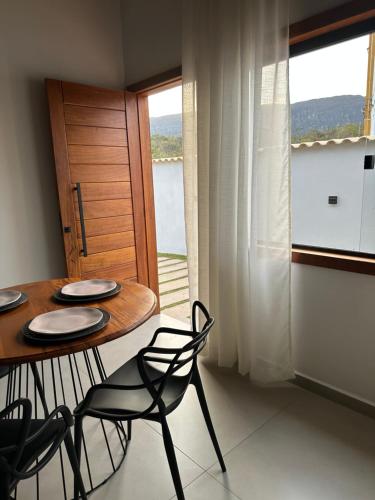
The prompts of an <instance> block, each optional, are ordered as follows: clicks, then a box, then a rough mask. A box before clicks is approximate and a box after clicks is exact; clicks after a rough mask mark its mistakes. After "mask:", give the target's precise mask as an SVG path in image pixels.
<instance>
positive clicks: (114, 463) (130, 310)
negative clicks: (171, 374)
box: [0, 278, 157, 499]
mask: <svg viewBox="0 0 375 500" xmlns="http://www.w3.org/2000/svg"><path fill="white" fill-rule="evenodd" d="M75 281H80V280H79V279H70V278H66V279H56V280H50V281H40V282H36V283H28V284H22V285H15V286H12V287H9V288H8V289H13V290H19V291H21V292H24V293H26V294H27V296H28V301H27V302H26V303H24V304H22V305H21V306H19V307H17V308H15V309H12V310H9V311H6V312H3V313H0V366H3V367H5V366H4V365H8V366H9V367H10V370H9V374H8V377H7V380H6V382H4V380H3V382H4V385H5V384H6V388H5V387H4V386H2V389H1V390H0V395H1V392H2V393H3V395H5V405H7V404H10V403H11V402H12V401H13V400H14V399H17V398H18V397H25V396H26V397H29V398H30V399H31V400H32V402H33V405H34V412H35V417H36V418H38V412H39V418H40V414H41V413H44V414H45V415H47V414H48V413H49V412H50V411H51V410H52V409H54V408H55V407H56V406H58V405H59V404H66V405H67V406H69V407H70V408H71V409H74V407H75V406H76V405H77V404H78V403H79V402H80V401H81V400H82V399H83V397H84V395H85V393H86V391H87V389H88V388H89V387H90V385H93V384H96V383H100V382H102V381H103V380H104V379H105V378H106V375H107V374H106V370H105V366H104V364H105V363H103V360H102V357H101V355H100V352H99V349H98V347H99V346H100V345H102V344H105V343H107V342H110V341H112V340H114V339H117V338H119V337H122V336H123V335H126V334H128V333H129V332H131V331H132V330H134V329H135V328H137V327H138V326H140V325H141V324H142V323H144V322H145V321H146V320H147V319H148V318H150V317H151V316H152V314H153V312H154V310H155V308H156V305H157V300H156V296H155V294H154V293H153V292H152V291H151V290H150V289H148V288H147V287H145V286H143V285H140V284H138V283H135V282H119V283H120V284H121V285H122V290H121V291H120V293H119V294H117V295H115V296H113V297H109V298H107V299H103V300H100V301H98V302H85V303H79V304H78V303H76V304H70V303H64V304H62V303H59V302H57V301H56V300H55V299H54V298H53V295H54V293H55V292H57V291H58V290H59V289H60V288H61V287H62V286H64V285H66V284H67V283H72V282H75ZM82 305H86V306H90V307H100V308H101V309H105V310H106V311H108V312H109V313H110V314H111V319H110V321H109V323H108V324H107V325H106V326H105V327H104V328H103V329H102V330H100V331H99V332H97V333H94V334H92V335H89V336H88V337H84V338H82V339H78V340H74V341H69V342H64V343H58V344H51V345H32V344H29V343H27V342H26V341H25V340H24V338H23V335H22V333H21V328H22V327H23V326H24V324H25V323H26V322H28V321H29V320H31V319H33V318H34V317H35V316H37V315H38V314H42V313H45V312H48V311H53V310H56V309H61V308H64V307H75V306H82ZM125 361H126V359H124V362H125ZM29 372H30V375H29ZM31 374H32V375H33V379H34V384H33V383H32V376H31ZM85 381H86V384H85ZM69 395H70V396H71V397H70V399H69ZM1 405H2V403H1ZM110 425H114V424H110ZM106 426H107V424H106V425H104V423H103V422H101V432H102V435H101V437H102V438H103V439H102V440H103V444H102V445H100V446H99V448H98V449H100V450H101V452H102V453H103V450H105V449H107V452H108V461H109V462H110V464H111V469H112V470H110V471H108V472H106V473H103V477H100V478H96V477H94V476H95V471H94V472H93V471H92V470H91V469H92V467H90V458H92V457H90V450H89V448H90V446H89V445H90V443H89V440H90V437H91V435H93V434H94V433H93V432H91V431H90V432H89V433H86V439H84V450H85V454H84V456H83V458H85V464H83V465H84V466H85V470H86V472H85V471H83V475H84V476H85V474H86V486H87V487H86V489H87V492H90V491H92V490H94V489H96V488H98V487H99V486H100V485H101V484H103V483H104V482H105V481H107V480H108V478H109V476H111V475H112V474H113V473H114V472H116V471H117V470H118V468H119V466H120V465H121V463H122V461H123V459H124V457H125V454H126V448H127V436H126V433H125V431H124V429H123V427H122V425H121V424H116V425H115V426H114V428H115V432H114V431H113V429H112V432H111V431H110V430H108V427H106ZM95 435H96V437H98V434H97V433H96V434H95ZM114 439H115V440H117V443H114ZM86 441H87V443H86ZM119 443H120V445H121V448H119V446H120V445H119ZM86 445H87V446H86ZM116 446H117V448H119V449H120V451H121V453H119V452H117V457H116V456H115V452H114V449H115V448H116ZM107 452H106V453H107ZM95 453H97V451H95V452H94V453H93V454H94V455H95ZM94 458H95V457H94ZM116 458H117V459H116ZM60 461H61V471H62V474H61V476H62V481H63V490H64V498H65V499H66V498H68V496H69V495H68V496H67V490H69V488H68V487H67V485H66V484H65V483H66V476H67V470H64V463H63V458H62V455H61V454H60ZM83 461H84V460H83ZM94 469H95V468H94ZM100 469H104V468H103V467H102V466H101V467H100ZM53 487H54V488H55V484H54V485H53ZM36 488H37V497H38V498H39V481H37V484H36ZM49 495H51V492H48V493H47V494H46V495H42V496H41V498H43V497H44V496H45V497H46V498H47V497H49ZM21 496H22V495H21Z"/></svg>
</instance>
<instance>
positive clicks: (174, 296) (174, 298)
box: [160, 288, 189, 309]
mask: <svg viewBox="0 0 375 500" xmlns="http://www.w3.org/2000/svg"><path fill="white" fill-rule="evenodd" d="M182 300H189V289H188V288H184V289H183V290H178V291H175V292H171V293H167V294H165V295H160V307H161V308H162V309H163V307H165V306H169V305H172V304H175V303H176V302H181V301H182Z"/></svg>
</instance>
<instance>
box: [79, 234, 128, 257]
mask: <svg viewBox="0 0 375 500" xmlns="http://www.w3.org/2000/svg"><path fill="white" fill-rule="evenodd" d="M86 244H87V252H88V254H89V255H91V254H95V253H100V252H107V251H108V250H117V249H119V248H126V247H133V246H134V245H135V239H134V231H125V232H122V233H114V234H103V235H100V236H89V237H86ZM78 245H79V246H80V248H82V240H81V239H80V238H79V239H78Z"/></svg>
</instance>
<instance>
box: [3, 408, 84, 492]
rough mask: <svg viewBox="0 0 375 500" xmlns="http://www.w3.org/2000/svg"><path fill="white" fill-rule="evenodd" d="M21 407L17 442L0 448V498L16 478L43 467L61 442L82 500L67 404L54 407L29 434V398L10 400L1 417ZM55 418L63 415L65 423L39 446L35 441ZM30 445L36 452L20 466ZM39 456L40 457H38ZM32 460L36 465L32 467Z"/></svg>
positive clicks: (30, 475) (81, 484)
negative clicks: (35, 429)
mask: <svg viewBox="0 0 375 500" xmlns="http://www.w3.org/2000/svg"><path fill="white" fill-rule="evenodd" d="M21 409H22V419H21V425H20V429H19V432H18V439H17V443H14V444H11V445H8V446H3V447H1V448H0V472H1V473H2V479H4V480H2V481H1V484H0V498H1V500H8V499H10V498H11V497H10V495H11V493H12V491H13V490H14V489H15V488H16V486H17V484H18V482H19V481H21V480H24V479H28V478H30V477H32V476H34V475H35V474H37V473H38V472H39V471H40V470H41V469H43V468H44V467H45V466H46V465H47V464H48V462H49V461H50V460H51V459H52V458H53V456H54V455H55V453H56V452H57V450H58V449H59V448H60V446H61V444H62V442H63V441H64V444H65V447H66V451H67V454H68V458H69V461H70V464H71V467H72V470H73V473H74V483H75V488H77V489H78V491H79V493H80V494H81V497H82V498H83V499H84V500H85V499H86V493H85V489H84V485H83V482H82V478H81V473H80V470H79V463H78V460H77V456H76V453H75V448H74V444H73V440H72V435H71V432H70V427H71V426H72V425H73V417H72V414H71V413H70V411H69V409H68V408H67V407H66V406H59V407H57V408H56V409H55V410H54V411H52V412H51V413H50V414H49V416H48V418H46V419H45V420H44V422H43V423H42V425H41V427H40V428H39V429H38V430H37V431H36V432H34V433H33V434H31V435H30V427H31V423H32V418H31V416H32V405H31V401H30V400H29V399H26V398H20V399H18V400H16V401H14V402H13V403H11V404H10V405H9V406H8V407H7V408H5V409H4V410H2V411H1V412H0V420H1V419H9V417H11V415H13V412H14V411H15V410H18V412H20V410H21ZM59 415H60V417H59ZM57 417H59V418H61V417H62V420H63V422H64V424H65V425H64V426H63V427H62V428H61V429H58V430H57V431H56V432H54V433H52V435H51V439H49V440H48V443H47V445H46V446H44V447H43V448H42V449H41V446H40V445H38V442H40V440H41V439H42V438H43V435H45V433H47V432H49V430H50V429H51V426H53V425H54V423H56V418H57ZM19 420H20V419H17V421H18V422H19ZM8 421H9V420H8ZM11 421H12V418H10V422H11ZM52 436H53V438H52ZM30 446H31V447H33V448H35V451H34V452H33V453H32V454H31V455H30V456H29V457H28V460H27V462H26V463H23V464H22V466H20V461H21V459H22V456H23V453H24V451H25V449H26V448H27V447H30ZM41 455H43V456H42V458H40V459H39V457H40V456H41ZM9 457H10V458H9ZM34 463H35V465H33V466H32V464H34ZM31 466H32V467H31Z"/></svg>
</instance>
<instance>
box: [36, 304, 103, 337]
mask: <svg viewBox="0 0 375 500" xmlns="http://www.w3.org/2000/svg"><path fill="white" fill-rule="evenodd" d="M102 318H103V313H102V311H101V310H100V309H97V308H96V307H67V308H66V309H59V310H57V311H51V312H48V313H45V314H40V315H39V316H36V317H35V318H34V319H33V320H32V321H31V323H30V324H29V330H31V331H32V332H35V333H40V334H43V335H64V334H68V333H74V332H79V331H81V330H85V329H86V328H91V327H92V326H95V325H97V324H98V323H99V322H100V321H101V320H102Z"/></svg>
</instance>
